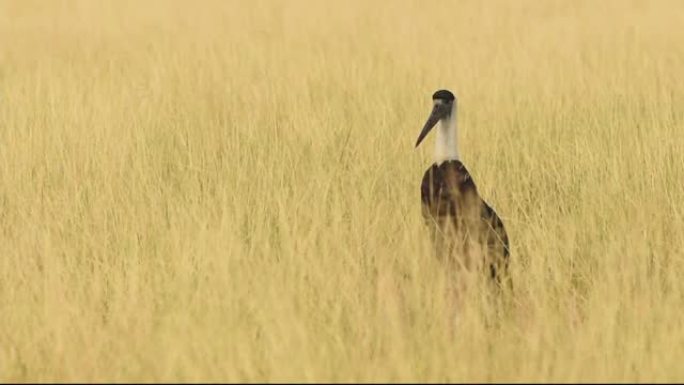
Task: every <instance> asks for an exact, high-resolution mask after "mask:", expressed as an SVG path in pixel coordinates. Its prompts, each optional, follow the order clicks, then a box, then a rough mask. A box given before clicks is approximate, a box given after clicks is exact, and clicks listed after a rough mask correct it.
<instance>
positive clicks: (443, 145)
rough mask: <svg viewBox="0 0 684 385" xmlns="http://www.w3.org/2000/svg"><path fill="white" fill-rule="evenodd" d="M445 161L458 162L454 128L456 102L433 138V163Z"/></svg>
mask: <svg viewBox="0 0 684 385" xmlns="http://www.w3.org/2000/svg"><path fill="white" fill-rule="evenodd" d="M446 160H458V130H457V127H456V102H455V101H454V105H453V107H452V108H451V114H450V115H449V116H448V117H447V118H444V119H442V120H441V121H440V122H439V129H438V131H437V138H435V163H437V164H440V163H442V162H444V161H446Z"/></svg>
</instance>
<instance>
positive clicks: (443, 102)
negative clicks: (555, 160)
mask: <svg viewBox="0 0 684 385" xmlns="http://www.w3.org/2000/svg"><path fill="white" fill-rule="evenodd" d="M455 104H456V97H455V96H454V94H452V93H451V91H449V90H439V91H437V92H435V93H434V94H432V112H431V113H430V116H429V117H428V119H427V122H425V126H423V130H422V131H421V132H420V135H418V140H417V141H416V147H418V145H419V144H420V142H422V141H423V139H425V137H426V136H427V134H428V133H429V132H430V130H432V128H433V127H434V126H435V125H436V124H437V122H439V121H440V120H442V119H449V118H450V117H451V111H452V110H453V107H454V105H455Z"/></svg>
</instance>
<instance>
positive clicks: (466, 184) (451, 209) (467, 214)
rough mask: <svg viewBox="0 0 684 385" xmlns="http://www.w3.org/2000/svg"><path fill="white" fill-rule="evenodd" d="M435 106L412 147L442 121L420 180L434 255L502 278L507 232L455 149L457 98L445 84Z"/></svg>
mask: <svg viewBox="0 0 684 385" xmlns="http://www.w3.org/2000/svg"><path fill="white" fill-rule="evenodd" d="M432 101H433V107H432V112H431V113H430V116H429V117H428V119H427V122H426V123H425V126H424V127H423V129H422V131H421V132H420V135H419V136H418V140H417V141H416V147H418V145H419V144H420V143H421V142H422V141H423V139H425V137H426V136H427V134H428V133H429V132H430V131H431V130H432V129H433V127H435V126H436V125H437V123H440V125H439V128H438V129H437V138H436V142H435V163H434V164H432V166H430V168H428V169H427V171H425V174H424V175H423V180H422V183H421V199H422V212H423V218H424V219H425V222H426V224H427V225H428V226H429V227H430V228H431V230H432V236H433V241H434V242H435V249H436V252H437V256H438V257H439V258H440V259H445V258H446V260H447V261H449V262H450V263H451V264H453V265H454V266H456V267H459V268H465V269H466V270H473V269H483V270H484V272H485V273H488V274H489V276H490V277H491V278H492V279H493V280H494V281H495V282H496V283H498V284H501V283H502V280H503V279H504V278H506V277H505V276H506V275H507V274H506V273H507V270H508V261H509V243H508V235H507V234H506V229H505V227H504V224H503V222H502V221H501V218H499V216H498V215H497V214H496V212H495V211H494V209H492V208H491V207H490V206H489V205H488V204H487V202H485V201H484V200H483V199H482V198H481V197H480V195H479V194H478V191H477V186H476V185H475V182H474V181H473V178H472V176H471V175H470V173H469V172H468V170H467V169H466V167H465V165H464V164H463V163H462V162H461V160H460V157H459V153H458V137H457V135H458V132H457V124H456V123H457V122H456V106H457V101H456V97H454V94H452V93H451V92H450V91H448V90H439V91H437V92H435V93H434V94H433V95H432Z"/></svg>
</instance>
